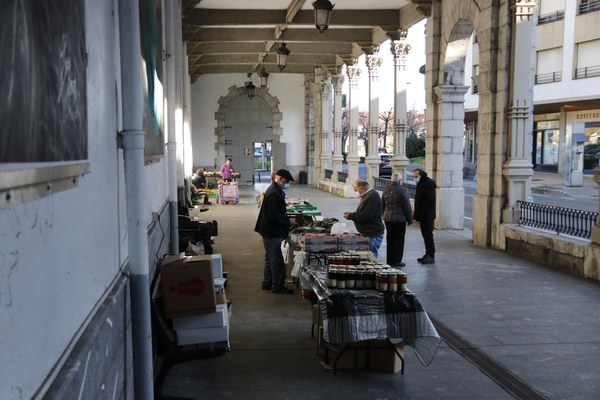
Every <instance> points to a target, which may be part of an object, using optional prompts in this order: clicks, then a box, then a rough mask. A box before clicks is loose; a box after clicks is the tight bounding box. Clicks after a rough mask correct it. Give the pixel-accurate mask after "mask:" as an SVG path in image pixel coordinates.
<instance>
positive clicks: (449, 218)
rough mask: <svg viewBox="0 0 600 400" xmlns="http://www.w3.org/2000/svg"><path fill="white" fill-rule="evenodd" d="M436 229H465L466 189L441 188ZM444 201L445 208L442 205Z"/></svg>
mask: <svg viewBox="0 0 600 400" xmlns="http://www.w3.org/2000/svg"><path fill="white" fill-rule="evenodd" d="M437 197H438V205H437V207H438V213H437V219H436V228H439V229H463V228H464V221H465V189H464V188H462V187H446V188H439V189H438V192H437ZM442 199H443V200H444V202H443V207H442V206H441V204H440V201H441V200H442Z"/></svg>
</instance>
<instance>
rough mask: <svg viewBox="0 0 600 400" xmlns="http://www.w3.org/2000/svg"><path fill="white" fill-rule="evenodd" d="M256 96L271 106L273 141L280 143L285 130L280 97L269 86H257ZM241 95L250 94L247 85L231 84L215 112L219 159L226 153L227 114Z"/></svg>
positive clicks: (220, 99)
mask: <svg viewBox="0 0 600 400" xmlns="http://www.w3.org/2000/svg"><path fill="white" fill-rule="evenodd" d="M254 95H255V97H260V98H261V99H263V100H264V101H265V102H266V103H267V104H268V105H269V107H270V108H271V114H272V120H273V124H272V127H273V128H272V130H271V132H272V135H273V142H275V143H279V142H280V141H281V135H282V134H283V130H282V128H281V120H282V119H283V113H282V112H281V111H280V110H279V103H280V102H279V99H278V98H277V97H274V96H272V95H271V93H269V89H268V88H264V89H263V88H260V87H257V88H256V90H255V92H254ZM240 96H248V90H247V89H246V87H245V86H231V87H229V89H228V91H227V94H226V95H225V96H221V97H220V98H219V100H218V101H217V103H218V104H219V109H218V110H217V112H216V113H215V119H216V120H217V127H216V128H215V135H216V136H217V141H216V144H215V146H216V148H215V150H217V157H218V159H222V158H223V157H224V155H225V116H226V115H227V111H228V110H229V107H231V105H232V104H233V102H234V100H235V99H237V98H238V97H240Z"/></svg>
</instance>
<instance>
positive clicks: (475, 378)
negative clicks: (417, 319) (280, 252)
mask: <svg viewBox="0 0 600 400" xmlns="http://www.w3.org/2000/svg"><path fill="white" fill-rule="evenodd" d="M266 187H267V186H266V185H256V186H255V187H242V189H241V190H240V193H241V195H240V204H238V205H235V206H231V205H212V206H209V207H210V211H208V212H204V213H202V214H199V217H200V218H201V219H216V220H218V221H219V236H218V237H217V238H216V240H215V246H214V248H215V252H218V253H222V254H223V261H224V266H225V270H227V271H228V272H229V285H228V288H227V295H228V298H229V299H230V300H231V302H232V319H231V332H230V335H231V351H230V352H228V353H225V354H223V355H220V356H216V357H210V358H199V359H195V360H192V361H186V362H181V363H178V364H176V365H174V366H173V367H172V368H171V369H170V370H169V372H168V374H167V376H166V379H165V380H164V382H163V384H162V388H161V390H160V392H161V394H162V396H163V398H165V399H167V398H169V399H302V400H308V399H510V398H542V399H543V398H548V399H580V400H584V399H589V400H592V399H600V334H599V332H600V307H599V305H600V284H598V283H596V282H590V281H586V280H584V279H581V278H577V277H574V276H570V275H566V274H564V273H561V272H557V271H554V270H550V269H547V268H544V267H541V266H538V265H536V264H534V263H532V262H528V261H525V260H522V259H519V258H516V257H514V256H511V255H508V254H506V253H504V252H500V251H495V250H490V249H486V248H481V247H478V246H475V245H474V244H473V243H472V241H471V237H470V232H469V231H436V232H435V240H436V244H437V249H438V250H437V254H436V264H433V265H427V266H421V265H420V264H418V263H417V262H416V258H417V257H420V256H421V255H422V254H423V252H424V250H423V241H422V239H421V237H420V233H419V230H418V228H417V227H415V226H410V227H409V228H408V229H407V240H406V246H405V261H406V263H407V266H406V267H405V268H404V270H405V271H406V272H407V273H408V279H409V287H410V289H411V290H412V291H413V292H414V293H415V294H416V295H417V296H418V298H419V299H420V301H421V303H422V304H423V306H424V307H425V309H426V311H428V313H429V314H430V316H431V317H432V318H433V319H435V320H436V321H438V322H439V323H441V324H443V326H445V327H446V328H447V329H448V330H449V331H450V332H451V333H452V335H454V336H456V337H459V338H461V339H462V342H461V343H462V345H460V346H458V347H459V348H457V346H454V347H450V346H449V345H448V344H446V343H444V342H442V345H441V346H440V348H439V349H438V352H437V354H436V356H435V358H434V360H433V362H432V363H431V364H430V365H429V366H428V367H424V366H422V365H421V364H420V363H419V361H418V359H417V358H416V356H415V355H414V352H413V350H412V348H410V347H407V348H405V359H406V371H405V374H404V375H400V374H387V373H380V372H370V371H365V370H344V371H340V372H338V374H337V375H336V376H334V375H333V373H332V371H330V370H326V369H324V368H323V367H322V366H321V365H320V361H321V358H320V357H319V356H318V355H317V354H316V347H315V341H314V339H312V338H311V311H310V305H309V303H308V301H306V300H301V299H300V298H299V296H298V295H297V294H295V295H280V294H272V293H270V292H265V291H262V290H261V288H260V281H261V277H262V264H263V257H264V252H263V248H262V242H261V239H260V237H259V236H258V235H257V234H255V233H254V232H253V228H254V223H255V221H256V217H257V213H258V208H257V206H256V204H255V198H256V195H257V194H258V193H259V192H260V190H264V189H266ZM287 196H288V198H305V199H307V200H309V201H310V202H311V203H312V204H314V205H316V206H317V207H319V209H320V210H321V211H322V212H323V215H325V216H328V217H335V218H338V219H339V220H340V221H343V219H342V215H343V212H344V211H348V210H354V209H355V208H356V205H357V204H358V199H343V198H339V197H336V196H333V195H330V194H328V193H324V192H321V191H318V190H315V189H313V188H311V187H310V186H302V185H294V186H292V188H290V190H289V191H288V194H287ZM385 245H386V244H385V241H384V244H383V246H382V249H381V253H380V254H381V255H380V258H381V260H382V261H385ZM456 348H457V349H456ZM467 353H471V354H479V355H482V356H485V357H484V359H486V360H488V361H493V362H494V364H493V365H494V368H496V369H499V370H500V371H505V372H506V373H508V374H511V373H512V374H514V375H515V376H517V377H518V378H520V379H521V381H522V383H523V385H525V386H528V387H530V388H531V389H532V391H534V396H533V397H527V396H525V395H523V396H518V395H514V394H511V393H510V391H507V390H506V389H505V388H503V386H502V385H500V384H498V383H497V379H495V378H491V377H490V376H488V375H486V374H485V373H484V372H482V371H483V370H485V368H480V367H481V365H480V364H479V365H477V364H474V363H472V362H471V361H469V360H468V359H467V358H465V357H463V355H461V354H467ZM487 357H489V358H490V359H491V360H490V359H488V358H487ZM496 363H497V364H496ZM488 364H489V363H488ZM505 369H506V370H505ZM512 393H514V391H513V392H512ZM535 393H537V394H535Z"/></svg>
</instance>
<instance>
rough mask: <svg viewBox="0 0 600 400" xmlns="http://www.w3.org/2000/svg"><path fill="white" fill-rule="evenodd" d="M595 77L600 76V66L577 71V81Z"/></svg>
mask: <svg viewBox="0 0 600 400" xmlns="http://www.w3.org/2000/svg"><path fill="white" fill-rule="evenodd" d="M593 76H600V65H594V66H592V67H583V68H576V69H575V79H582V78H591V77H593Z"/></svg>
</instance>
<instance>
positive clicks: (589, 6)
mask: <svg viewBox="0 0 600 400" xmlns="http://www.w3.org/2000/svg"><path fill="white" fill-rule="evenodd" d="M596 10H600V0H588V1H582V2H581V3H580V4H579V14H586V13H589V12H592V11H596Z"/></svg>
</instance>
